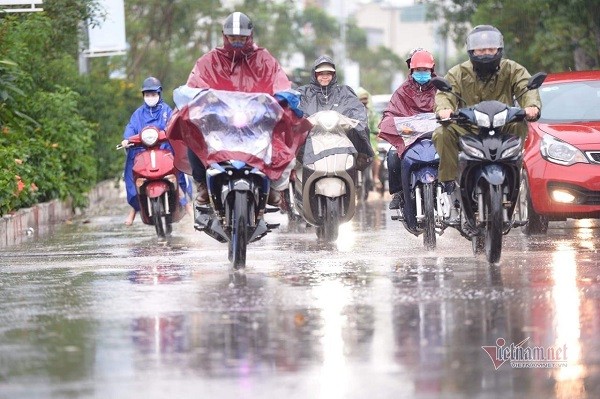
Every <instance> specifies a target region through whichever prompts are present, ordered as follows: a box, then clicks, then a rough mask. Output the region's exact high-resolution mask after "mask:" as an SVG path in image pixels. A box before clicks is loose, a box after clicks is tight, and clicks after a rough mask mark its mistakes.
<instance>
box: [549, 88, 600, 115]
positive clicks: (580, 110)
mask: <svg viewBox="0 0 600 399" xmlns="http://www.w3.org/2000/svg"><path fill="white" fill-rule="evenodd" d="M539 91H540V97H541V99H542V116H541V117H540V122H591V121H600V81H582V82H569V83H556V84H552V83H550V84H545V85H543V86H542V87H540V89H539Z"/></svg>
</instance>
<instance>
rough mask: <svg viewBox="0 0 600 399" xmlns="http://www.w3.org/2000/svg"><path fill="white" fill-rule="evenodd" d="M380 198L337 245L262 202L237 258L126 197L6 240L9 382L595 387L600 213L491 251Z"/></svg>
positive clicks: (37, 389) (551, 391)
mask: <svg viewBox="0 0 600 399" xmlns="http://www.w3.org/2000/svg"><path fill="white" fill-rule="evenodd" d="M372 195H373V194H372ZM386 207H387V202H385V201H382V200H379V199H374V200H370V201H369V202H368V203H367V204H366V206H364V207H361V208H359V209H358V214H357V215H356V216H355V219H354V221H353V222H352V223H348V224H346V225H344V226H343V230H342V232H341V234H340V239H339V240H338V241H337V242H336V243H335V244H330V245H327V244H319V243H317V241H316V235H315V233H314V230H313V229H311V228H308V229H307V228H303V227H302V226H291V225H288V224H287V221H286V219H285V218H284V217H283V215H280V214H269V215H268V217H269V218H268V219H269V221H270V222H281V223H282V226H281V228H280V229H279V230H278V231H275V232H274V233H271V234H270V235H268V236H267V237H265V238H264V239H263V240H261V241H259V242H257V243H253V244H251V245H250V246H249V248H248V262H247V269H246V271H245V272H244V273H232V272H231V270H230V268H229V267H230V266H229V263H228V261H227V251H226V246H225V245H224V244H219V243H217V242H216V241H214V240H212V239H211V238H209V237H208V236H206V235H204V234H200V233H196V232H194V231H193V229H192V228H191V219H189V220H187V221H186V222H187V223H185V224H184V223H180V224H178V225H176V226H175V230H174V234H173V237H172V238H171V239H170V240H169V241H168V242H166V243H159V242H158V241H157V240H156V238H155V237H154V232H153V228H152V227H150V226H145V225H142V224H141V223H140V222H139V220H137V221H136V223H134V225H133V226H132V227H129V228H126V227H124V226H122V224H121V222H122V220H123V218H124V215H125V213H126V210H125V208H122V209H119V211H118V214H116V215H111V214H109V213H107V212H105V213H98V214H96V215H93V216H89V217H88V218H87V219H85V220H83V219H82V220H77V221H75V222H74V223H73V224H70V225H65V226H63V227H61V228H59V229H57V230H56V231H55V232H54V234H53V235H52V237H51V238H48V239H44V240H38V241H35V242H29V243H26V244H23V245H20V246H17V247H11V248H4V249H0V399H5V398H11V399H12V398H165V397H170V398H263V399H269V398H281V397H284V398H286V399H290V398H327V399H334V398H357V399H362V398H440V397H444V398H466V397H469V398H496V397H502V398H553V397H556V398H598V397H600V369H599V365H600V350H599V349H600V317H599V316H600V315H599V313H600V271H599V270H598V263H599V262H598V260H599V259H600V258H599V256H598V253H597V248H598V247H600V238H598V237H599V236H600V234H598V233H599V228H598V226H599V225H598V223H591V222H590V221H580V222H569V223H554V224H551V228H550V229H549V234H548V236H541V237H526V236H524V235H523V234H521V233H520V231H513V232H511V233H510V234H509V235H508V236H506V237H505V246H504V250H503V254H502V262H501V264H500V266H499V267H498V268H493V269H491V268H490V267H489V266H488V264H487V263H486V262H485V259H484V257H483V256H482V257H478V258H477V257H474V256H473V255H472V254H471V246H470V243H469V242H467V241H466V240H464V239H463V238H462V237H460V236H459V235H458V234H457V233H455V232H454V231H453V230H447V231H446V233H445V234H444V235H443V236H442V237H439V238H438V247H437V249H436V250H435V251H433V252H425V251H424V250H423V249H422V239H421V238H416V237H413V236H411V235H410V234H408V233H407V232H406V231H405V230H404V229H403V228H402V227H401V225H400V224H399V222H394V221H391V220H389V213H388V211H387V210H386ZM484 347H485V348H484ZM493 360H495V362H494V361H493Z"/></svg>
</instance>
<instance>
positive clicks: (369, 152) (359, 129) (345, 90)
mask: <svg viewBox="0 0 600 399" xmlns="http://www.w3.org/2000/svg"><path fill="white" fill-rule="evenodd" d="M324 62H326V63H328V64H331V65H333V66H334V68H335V63H334V62H333V60H332V59H331V58H330V57H328V56H321V57H319V58H317V59H316V60H315V62H314V63H313V67H312V75H311V80H310V83H309V84H307V85H304V86H300V87H299V88H298V91H299V92H300V105H299V106H298V108H300V110H302V111H303V112H304V113H305V114H306V115H307V116H310V115H312V114H315V113H317V112H319V111H324V110H334V111H337V112H339V113H340V114H342V115H344V116H346V117H348V118H352V119H356V120H358V121H359V123H358V125H357V126H356V127H355V128H354V129H352V130H351V131H349V132H348V138H349V139H350V141H352V144H354V147H355V148H356V151H357V152H358V153H360V154H365V155H366V156H367V157H369V158H372V157H373V156H374V155H375V153H374V152H373V148H372V147H371V142H370V139H369V127H368V118H367V109H366V108H365V106H364V105H363V103H361V102H360V100H359V99H358V97H357V96H356V93H355V92H354V90H352V88H350V86H346V85H340V84H338V83H337V74H334V75H333V79H331V82H330V83H329V84H328V85H327V86H324V87H323V86H321V85H320V84H319V82H318V81H317V77H316V75H315V69H316V68H317V66H318V65H320V64H322V63H324Z"/></svg>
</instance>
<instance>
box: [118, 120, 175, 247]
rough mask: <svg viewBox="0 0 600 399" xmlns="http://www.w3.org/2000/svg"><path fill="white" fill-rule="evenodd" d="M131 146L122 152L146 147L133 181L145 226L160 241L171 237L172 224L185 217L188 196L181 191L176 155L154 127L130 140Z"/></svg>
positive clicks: (138, 157)
mask: <svg viewBox="0 0 600 399" xmlns="http://www.w3.org/2000/svg"><path fill="white" fill-rule="evenodd" d="M128 141H129V144H127V146H126V147H123V146H122V145H121V144H119V145H117V150H120V149H122V148H133V147H144V148H145V151H140V152H139V153H138V154H136V155H135V158H134V161H133V179H134V182H135V187H136V190H137V194H138V199H139V204H140V215H141V217H142V222H143V223H144V224H147V225H153V226H154V227H155V229H156V235H157V236H158V237H165V236H166V235H169V234H171V231H172V224H173V223H176V222H178V221H180V220H181V218H182V217H183V216H184V215H185V213H186V210H185V205H182V204H181V199H182V197H183V196H184V195H185V194H184V193H183V191H182V190H181V189H180V188H179V182H178V173H179V172H178V170H177V169H176V168H175V166H174V164H173V153H172V152H171V151H170V149H169V148H161V145H162V144H163V143H168V140H167V135H166V133H165V131H164V130H160V129H158V128H157V127H154V126H147V127H145V128H144V129H143V130H142V131H141V132H140V133H139V134H136V135H134V136H131V137H129V138H128Z"/></svg>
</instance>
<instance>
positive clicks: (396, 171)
mask: <svg viewBox="0 0 600 399" xmlns="http://www.w3.org/2000/svg"><path fill="white" fill-rule="evenodd" d="M387 165H388V179H389V187H390V194H395V193H397V192H398V191H400V190H402V173H401V172H402V170H401V167H402V163H401V160H400V158H399V157H398V151H396V149H395V148H392V149H390V150H389V151H388V153H387Z"/></svg>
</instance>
